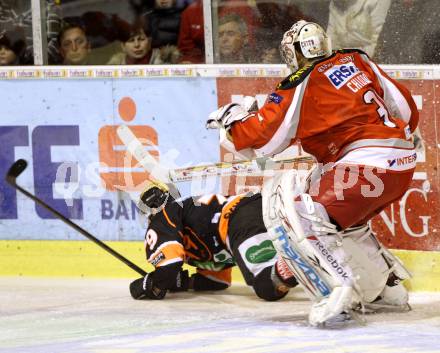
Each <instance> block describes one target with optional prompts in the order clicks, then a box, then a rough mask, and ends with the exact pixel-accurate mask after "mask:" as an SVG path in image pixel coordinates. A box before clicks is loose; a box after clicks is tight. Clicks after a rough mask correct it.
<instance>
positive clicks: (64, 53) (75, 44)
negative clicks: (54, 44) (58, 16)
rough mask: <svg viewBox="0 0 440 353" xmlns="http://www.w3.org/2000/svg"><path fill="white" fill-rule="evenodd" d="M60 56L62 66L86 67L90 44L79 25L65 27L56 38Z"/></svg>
mask: <svg viewBox="0 0 440 353" xmlns="http://www.w3.org/2000/svg"><path fill="white" fill-rule="evenodd" d="M58 43H59V46H60V54H61V57H62V63H63V64H64V65H88V64H90V62H89V55H90V50H91V47H90V42H89V40H88V39H87V36H86V32H85V30H84V29H83V28H82V27H81V26H79V25H67V26H65V27H64V28H62V29H61V31H60V33H59V36H58Z"/></svg>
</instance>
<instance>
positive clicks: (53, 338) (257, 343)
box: [0, 277, 440, 353]
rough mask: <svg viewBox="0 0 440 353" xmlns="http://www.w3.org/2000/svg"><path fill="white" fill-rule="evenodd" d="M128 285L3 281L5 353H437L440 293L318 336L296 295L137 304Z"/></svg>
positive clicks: (230, 294)
mask: <svg viewBox="0 0 440 353" xmlns="http://www.w3.org/2000/svg"><path fill="white" fill-rule="evenodd" d="M129 282H130V281H129V280H88V279H46V278H42V279H37V278H5V277H0V352H1V353H6V352H7V353H17V352H32V353H55V352H63V353H64V352H68V353H70V352H75V353H83V352H91V353H135V352H148V353H156V352H173V353H195V352H231V353H277V352H286V353H290V352H332V353H333V352H334V353H336V352H337V353H339V352H341V353H342V352H343V353H348V352H387V353H390V352H396V353H407V352H408V353H415V352H423V353H430V352H440V294H435V293H411V296H410V303H411V305H412V307H413V310H412V311H411V312H408V313H382V314H371V315H367V316H366V320H367V324H366V325H365V326H361V325H359V324H357V323H356V322H351V323H348V324H343V325H342V324H341V325H339V326H338V327H330V328H321V329H317V328H312V327H308V325H307V321H306V318H307V313H308V310H309V306H310V303H309V301H308V300H307V299H306V298H305V297H304V295H303V294H302V292H301V291H300V290H295V291H293V293H290V294H289V296H288V297H286V298H285V299H283V300H282V301H279V302H264V301H261V300H259V299H258V298H257V297H256V296H255V295H254V294H253V292H252V291H251V289H250V288H247V287H245V286H242V285H237V284H234V285H233V287H232V288H230V289H228V290H226V291H224V292H221V293H204V294H195V293H179V294H177V293H175V294H172V295H168V296H167V298H166V299H165V300H162V301H135V300H133V299H131V297H130V295H129V293H128V284H129Z"/></svg>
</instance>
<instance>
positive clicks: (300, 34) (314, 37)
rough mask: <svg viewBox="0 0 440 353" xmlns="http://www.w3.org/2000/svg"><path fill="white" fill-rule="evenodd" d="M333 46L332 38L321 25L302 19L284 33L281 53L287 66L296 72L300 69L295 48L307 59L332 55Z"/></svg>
mask: <svg viewBox="0 0 440 353" xmlns="http://www.w3.org/2000/svg"><path fill="white" fill-rule="evenodd" d="M331 47H332V46H331V42H330V38H329V37H328V36H327V33H325V31H324V30H323V29H322V27H321V26H320V25H318V24H316V23H313V22H307V21H304V20H301V21H298V22H296V23H295V24H294V25H293V26H292V27H291V28H290V29H289V30H288V31H287V32H286V33H284V36H283V39H282V41H281V45H280V53H281V57H282V58H283V60H284V62H285V63H286V64H287V66H288V67H289V68H290V69H291V70H292V72H295V71H297V70H298V69H299V64H298V59H297V57H296V52H295V49H296V50H298V51H299V52H301V53H302V55H304V57H305V58H306V59H313V58H318V57H325V56H328V55H330V54H331Z"/></svg>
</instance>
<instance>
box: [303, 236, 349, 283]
mask: <svg viewBox="0 0 440 353" xmlns="http://www.w3.org/2000/svg"><path fill="white" fill-rule="evenodd" d="M307 239H308V240H310V241H311V242H312V244H313V245H314V246H315V247H316V248H317V249H318V251H319V252H320V253H321V255H322V256H323V258H324V260H325V261H326V262H327V263H328V264H329V265H330V267H331V268H333V270H335V271H336V273H337V274H338V275H339V277H341V278H342V279H343V280H344V281H348V280H349V279H350V277H349V276H348V274H347V271H346V270H345V269H344V267H342V266H341V265H340V264H339V262H338V260H336V259H335V258H334V257H333V255H332V253H331V252H330V251H329V250H328V249H327V248H326V247H325V245H324V244H323V243H321V242H320V241H319V240H318V238H317V237H316V236H314V235H312V236H309V237H307Z"/></svg>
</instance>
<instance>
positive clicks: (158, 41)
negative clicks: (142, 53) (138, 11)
mask: <svg viewBox="0 0 440 353" xmlns="http://www.w3.org/2000/svg"><path fill="white" fill-rule="evenodd" d="M175 2H176V1H175V0H155V2H154V9H153V10H152V11H151V12H149V13H147V14H146V15H145V16H144V20H145V21H146V23H149V24H150V26H151V34H152V37H153V42H152V47H153V48H160V47H162V46H165V45H174V46H177V39H178V35H179V27H180V10H179V9H178V8H177V7H176V6H175Z"/></svg>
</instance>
